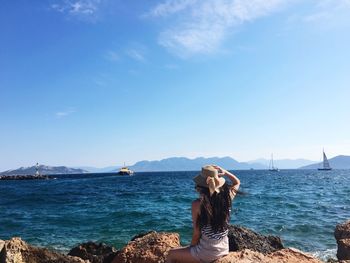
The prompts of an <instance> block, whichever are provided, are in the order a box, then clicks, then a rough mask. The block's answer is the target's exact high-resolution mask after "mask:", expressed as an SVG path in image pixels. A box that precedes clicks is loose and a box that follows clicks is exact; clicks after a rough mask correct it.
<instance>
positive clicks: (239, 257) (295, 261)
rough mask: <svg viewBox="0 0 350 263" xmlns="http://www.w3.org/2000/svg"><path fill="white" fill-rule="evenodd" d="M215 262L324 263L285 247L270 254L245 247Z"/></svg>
mask: <svg viewBox="0 0 350 263" xmlns="http://www.w3.org/2000/svg"><path fill="white" fill-rule="evenodd" d="M214 263H322V262H321V261H320V260H318V259H316V258H314V257H312V256H311V255H308V254H306V253H304V252H301V251H299V250H297V249H293V248H285V249H282V250H278V251H276V252H273V253H270V254H266V255H264V254H262V253H259V252H257V251H251V250H249V249H244V250H242V251H237V252H231V253H230V254H228V255H227V256H225V257H223V258H221V259H218V260H216V261H214Z"/></svg>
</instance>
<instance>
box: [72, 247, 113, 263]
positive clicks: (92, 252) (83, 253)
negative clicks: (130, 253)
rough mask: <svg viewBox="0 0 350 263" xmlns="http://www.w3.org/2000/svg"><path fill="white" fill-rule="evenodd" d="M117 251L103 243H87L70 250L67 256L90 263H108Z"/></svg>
mask: <svg viewBox="0 0 350 263" xmlns="http://www.w3.org/2000/svg"><path fill="white" fill-rule="evenodd" d="M117 253H118V251H117V250H116V249H115V248H114V247H111V246H107V245H106V244H104V243H99V244H96V243H94V242H87V243H83V244H80V245H78V246H77V247H74V248H72V249H71V250H70V251H69V253H68V255H69V256H75V257H80V258H82V259H85V260H89V261H90V262H91V263H110V262H112V261H113V259H114V257H115V256H116V255H117Z"/></svg>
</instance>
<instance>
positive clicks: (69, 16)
mask: <svg viewBox="0 0 350 263" xmlns="http://www.w3.org/2000/svg"><path fill="white" fill-rule="evenodd" d="M1 5H2V7H1V9H0V35H1V41H0V69H1V70H0V92H1V93H0V94H1V96H0V123H1V129H0V137H1V141H0V149H1V151H0V160H1V161H0V169H2V170H5V169H10V168H15V167H18V166H29V165H32V164H34V163H36V162H37V161H38V162H40V163H43V164H49V165H67V166H81V165H91V166H98V167H102V166H108V165H118V164H122V163H123V162H126V163H129V164H132V163H133V162H135V161H138V160H144V159H149V160H154V159H161V158H165V157H169V156H187V157H197V156H231V157H234V158H235V159H237V160H239V161H248V160H251V159H256V158H260V157H265V158H268V157H269V156H270V153H271V152H273V153H274V156H275V158H276V159H281V158H298V157H303V158H308V159H312V160H319V159H320V157H321V151H322V147H325V150H326V152H327V153H328V155H329V157H332V156H335V155H338V154H348V155H350V137H349V134H350V122H349V119H350V118H349V117H350V74H349V69H350V52H349V47H350V34H349V32H350V31H349V30H350V1H348V0H318V1H312V0H310V1H301V0H284V1H282V0H252V1H244V0H215V1H214V0H212V1H210V0H159V1H155V0H151V1H136V0H130V1H119V0H43V1H25V0H17V1H12V0H11V1H10V0H5V1H2V3H1Z"/></svg>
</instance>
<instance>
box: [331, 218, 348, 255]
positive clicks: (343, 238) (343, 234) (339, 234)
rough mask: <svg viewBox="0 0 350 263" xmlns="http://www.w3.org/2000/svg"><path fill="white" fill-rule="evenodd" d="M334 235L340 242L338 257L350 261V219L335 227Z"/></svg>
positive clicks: (338, 242)
mask: <svg viewBox="0 0 350 263" xmlns="http://www.w3.org/2000/svg"><path fill="white" fill-rule="evenodd" d="M334 237H335V239H336V240H337V244H338V251H337V258H338V259H339V260H349V262H350V220H349V221H347V222H345V223H343V224H338V225H337V226H336V227H335V231H334Z"/></svg>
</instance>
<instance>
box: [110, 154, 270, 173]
mask: <svg viewBox="0 0 350 263" xmlns="http://www.w3.org/2000/svg"><path fill="white" fill-rule="evenodd" d="M206 164H217V165H219V166H222V167H224V168H225V169H230V170H249V169H265V168H266V167H265V166H263V165H261V164H257V163H250V164H248V163H244V162H238V161H236V160H235V159H233V158H231V157H222V158H220V157H212V158H204V157H199V158H195V159H189V158H186V157H172V158H167V159H163V160H159V161H140V162H137V163H135V164H134V165H133V166H129V168H130V169H131V170H133V171H136V172H151V171H152V172H155V171H162V172H165V171H198V170H200V169H201V167H202V166H204V165H206ZM115 171H117V170H115Z"/></svg>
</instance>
